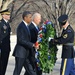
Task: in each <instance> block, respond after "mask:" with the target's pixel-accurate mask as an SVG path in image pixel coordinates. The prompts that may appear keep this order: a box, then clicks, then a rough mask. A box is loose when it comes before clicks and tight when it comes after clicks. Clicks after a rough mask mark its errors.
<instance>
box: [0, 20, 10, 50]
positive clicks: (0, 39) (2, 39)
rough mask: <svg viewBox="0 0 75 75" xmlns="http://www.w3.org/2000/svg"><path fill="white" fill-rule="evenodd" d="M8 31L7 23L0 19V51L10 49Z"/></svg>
mask: <svg viewBox="0 0 75 75" xmlns="http://www.w3.org/2000/svg"><path fill="white" fill-rule="evenodd" d="M10 32H11V28H10V25H9V23H6V22H5V21H4V20H3V19H2V20H1V21H0V46H1V50H2V51H10Z"/></svg>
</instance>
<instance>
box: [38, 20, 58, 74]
mask: <svg viewBox="0 0 75 75" xmlns="http://www.w3.org/2000/svg"><path fill="white" fill-rule="evenodd" d="M38 36H39V37H38V40H39V41H38V42H39V44H40V49H39V51H38V52H39V53H38V54H37V55H38V57H37V59H38V61H37V64H38V67H39V68H40V69H41V70H42V72H44V73H49V72H51V71H52V70H53V67H54V65H55V62H56V59H57V57H56V55H57V50H58V49H57V47H56V45H53V44H49V41H48V39H49V37H52V38H55V37H56V31H55V29H54V27H53V24H52V23H51V22H50V21H46V22H45V23H44V25H42V26H41V27H40V31H39V35H38Z"/></svg>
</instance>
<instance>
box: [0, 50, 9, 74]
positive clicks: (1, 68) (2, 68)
mask: <svg viewBox="0 0 75 75" xmlns="http://www.w3.org/2000/svg"><path fill="white" fill-rule="evenodd" d="M9 53H10V52H7V51H6V52H1V59H0V75H5V72H6V68H7V64H8V59H9Z"/></svg>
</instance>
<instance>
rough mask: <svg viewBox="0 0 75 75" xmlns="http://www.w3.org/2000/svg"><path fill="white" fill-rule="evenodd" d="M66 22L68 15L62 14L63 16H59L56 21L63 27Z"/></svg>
mask: <svg viewBox="0 0 75 75" xmlns="http://www.w3.org/2000/svg"><path fill="white" fill-rule="evenodd" d="M67 20H68V15H66V14H64V15H61V16H60V17H59V18H58V21H59V23H60V24H61V25H62V26H63V25H65V23H66V21H67Z"/></svg>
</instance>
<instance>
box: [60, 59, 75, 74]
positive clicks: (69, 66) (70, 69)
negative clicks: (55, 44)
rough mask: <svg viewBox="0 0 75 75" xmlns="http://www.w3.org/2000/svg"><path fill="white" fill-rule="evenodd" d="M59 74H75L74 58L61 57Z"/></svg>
mask: <svg viewBox="0 0 75 75" xmlns="http://www.w3.org/2000/svg"><path fill="white" fill-rule="evenodd" d="M60 75H75V69H74V59H73V58H72V59H62V63H61V69H60Z"/></svg>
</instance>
